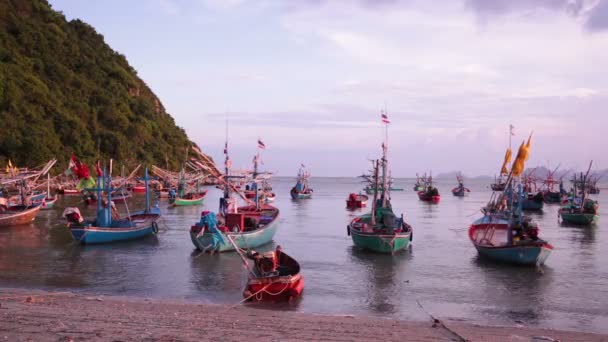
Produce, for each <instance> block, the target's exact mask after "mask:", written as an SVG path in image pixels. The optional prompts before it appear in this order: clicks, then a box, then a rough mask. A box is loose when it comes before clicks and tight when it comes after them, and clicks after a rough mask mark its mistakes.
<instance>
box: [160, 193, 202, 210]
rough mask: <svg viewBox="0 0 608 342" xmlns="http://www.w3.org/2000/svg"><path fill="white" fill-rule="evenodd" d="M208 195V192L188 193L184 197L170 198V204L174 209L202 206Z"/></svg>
mask: <svg viewBox="0 0 608 342" xmlns="http://www.w3.org/2000/svg"><path fill="white" fill-rule="evenodd" d="M206 195H207V190H205V191H203V192H201V193H188V194H185V195H184V197H175V198H169V204H170V205H171V206H173V207H183V206H192V205H201V204H203V200H204V199H205V196H206Z"/></svg>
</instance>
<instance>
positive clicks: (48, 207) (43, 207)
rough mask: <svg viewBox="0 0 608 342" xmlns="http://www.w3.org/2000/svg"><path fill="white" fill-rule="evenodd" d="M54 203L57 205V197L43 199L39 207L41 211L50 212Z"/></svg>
mask: <svg viewBox="0 0 608 342" xmlns="http://www.w3.org/2000/svg"><path fill="white" fill-rule="evenodd" d="M55 203H57V196H55V197H52V198H48V197H47V198H45V199H44V203H42V205H41V206H40V209H41V210H51V209H53V208H54V207H55Z"/></svg>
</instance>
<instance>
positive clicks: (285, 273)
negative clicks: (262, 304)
mask: <svg viewBox="0 0 608 342" xmlns="http://www.w3.org/2000/svg"><path fill="white" fill-rule="evenodd" d="M246 255H247V257H248V258H249V259H252V260H253V261H254V266H253V267H252V268H251V269H249V268H248V269H249V272H248V277H247V285H246V286H245V289H244V290H243V297H244V298H245V299H246V300H248V301H258V302H259V301H271V302H281V301H289V300H292V299H294V298H297V297H299V296H300V295H301V294H302V292H303V291H304V277H302V274H301V273H300V264H299V263H298V262H297V261H296V260H295V259H294V258H292V257H291V256H289V255H288V254H287V253H285V252H283V251H282V250H281V248H280V246H278V247H277V249H276V250H275V251H273V252H267V253H263V254H260V253H258V252H256V251H251V250H250V251H248V252H247V254H246Z"/></svg>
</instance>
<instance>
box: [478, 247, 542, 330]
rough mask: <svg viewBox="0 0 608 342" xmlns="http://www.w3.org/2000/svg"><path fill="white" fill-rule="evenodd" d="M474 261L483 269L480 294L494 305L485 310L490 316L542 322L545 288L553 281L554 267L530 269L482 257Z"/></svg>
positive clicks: (532, 322)
mask: <svg viewBox="0 0 608 342" xmlns="http://www.w3.org/2000/svg"><path fill="white" fill-rule="evenodd" d="M473 263H474V264H475V265H476V266H477V267H479V269H480V270H481V272H482V278H483V281H482V282H480V283H479V284H478V285H479V286H478V288H479V291H478V293H477V296H479V297H480V299H482V301H483V302H486V303H491V307H489V308H485V309H484V310H482V311H483V312H485V313H486V314H488V315H493V316H502V317H507V318H509V319H510V320H512V321H513V322H519V321H521V322H524V323H526V324H532V325H534V324H538V323H539V321H540V320H544V319H546V318H547V317H546V316H547V314H546V313H545V312H544V303H545V297H546V294H545V290H546V288H547V286H548V285H549V284H550V283H551V279H552V276H553V270H552V268H551V267H548V266H544V267H543V268H542V269H541V268H530V267H521V266H512V265H503V264H497V263H495V262H493V261H492V260H487V259H485V258H482V257H480V256H477V257H476V258H474V259H473Z"/></svg>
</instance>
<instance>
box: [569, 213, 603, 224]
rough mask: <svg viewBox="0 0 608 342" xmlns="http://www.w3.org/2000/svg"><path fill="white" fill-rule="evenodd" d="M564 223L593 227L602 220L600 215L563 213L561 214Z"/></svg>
mask: <svg viewBox="0 0 608 342" xmlns="http://www.w3.org/2000/svg"><path fill="white" fill-rule="evenodd" d="M559 215H560V216H561V218H562V221H563V222H566V223H571V224H576V225H591V224H594V223H597V221H598V220H599V219H600V216H599V215H596V214H586V213H563V212H560V214H559Z"/></svg>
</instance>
